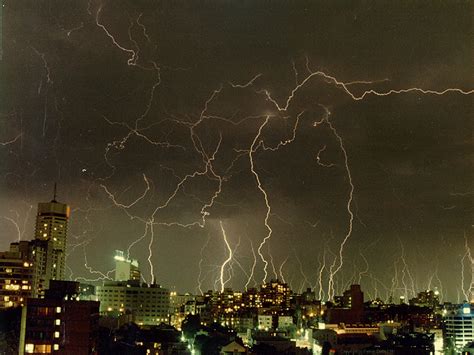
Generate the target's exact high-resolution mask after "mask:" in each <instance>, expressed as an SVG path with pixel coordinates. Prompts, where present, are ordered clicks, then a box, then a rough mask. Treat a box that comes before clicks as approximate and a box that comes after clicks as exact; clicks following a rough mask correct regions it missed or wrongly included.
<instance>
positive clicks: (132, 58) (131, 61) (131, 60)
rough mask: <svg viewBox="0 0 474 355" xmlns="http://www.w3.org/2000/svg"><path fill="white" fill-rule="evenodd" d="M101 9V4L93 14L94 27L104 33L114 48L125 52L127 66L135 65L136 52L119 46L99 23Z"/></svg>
mask: <svg viewBox="0 0 474 355" xmlns="http://www.w3.org/2000/svg"><path fill="white" fill-rule="evenodd" d="M102 8H103V4H101V5H100V6H99V8H98V9H97V12H96V14H95V23H96V25H97V26H99V27H100V28H101V29H102V30H103V31H104V32H105V34H106V35H107V37H109V38H110V40H111V41H112V43H113V44H114V46H115V47H117V48H118V49H120V50H121V51H122V52H125V53H127V54H129V55H130V58H129V59H128V60H127V64H128V65H135V63H136V60H135V59H136V52H135V51H134V50H133V49H129V48H125V47H123V46H121V45H120V44H119V43H118V42H117V40H116V39H115V37H114V36H113V35H112V34H111V33H110V32H109V30H108V29H107V28H106V27H105V26H104V25H103V24H102V23H100V15H101V13H102Z"/></svg>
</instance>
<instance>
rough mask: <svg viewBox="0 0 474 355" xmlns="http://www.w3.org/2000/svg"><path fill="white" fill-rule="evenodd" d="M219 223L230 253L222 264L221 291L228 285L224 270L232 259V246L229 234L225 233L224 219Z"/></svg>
mask: <svg viewBox="0 0 474 355" xmlns="http://www.w3.org/2000/svg"><path fill="white" fill-rule="evenodd" d="M219 225H220V227H221V232H222V238H223V239H224V243H225V245H226V248H227V251H228V253H229V255H228V256H227V259H226V260H225V261H224V262H223V263H222V265H221V273H220V278H219V280H220V283H221V293H222V292H224V288H225V285H226V281H224V270H225V267H226V265H227V264H228V263H229V262H230V261H231V260H232V255H233V254H232V248H231V247H230V245H229V242H228V240H227V235H226V233H225V229H224V225H223V224H222V221H219ZM227 281H228V280H227Z"/></svg>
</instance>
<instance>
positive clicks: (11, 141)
mask: <svg viewBox="0 0 474 355" xmlns="http://www.w3.org/2000/svg"><path fill="white" fill-rule="evenodd" d="M21 136H22V134H21V133H20V134H19V135H17V136H16V137H15V138H13V139H11V140H9V141H6V142H0V145H1V146H6V145H10V144H13V143H15V142H16V141H17V140H19V139H20V138H21Z"/></svg>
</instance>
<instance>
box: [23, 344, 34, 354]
mask: <svg viewBox="0 0 474 355" xmlns="http://www.w3.org/2000/svg"><path fill="white" fill-rule="evenodd" d="M34 351H35V344H26V346H25V352H26V353H28V354H32V353H33V352H34Z"/></svg>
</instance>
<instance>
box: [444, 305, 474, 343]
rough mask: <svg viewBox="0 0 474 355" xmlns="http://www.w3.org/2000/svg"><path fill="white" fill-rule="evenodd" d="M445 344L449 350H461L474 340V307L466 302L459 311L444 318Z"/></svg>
mask: <svg viewBox="0 0 474 355" xmlns="http://www.w3.org/2000/svg"><path fill="white" fill-rule="evenodd" d="M444 331H445V334H444V344H445V346H446V348H447V350H448V351H454V352H461V350H462V349H463V348H464V347H465V346H466V345H467V344H469V343H471V342H473V341H474V309H473V307H472V306H471V305H470V304H464V305H463V306H462V307H461V308H459V310H458V311H457V312H453V313H452V314H447V315H446V316H445V318H444Z"/></svg>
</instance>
